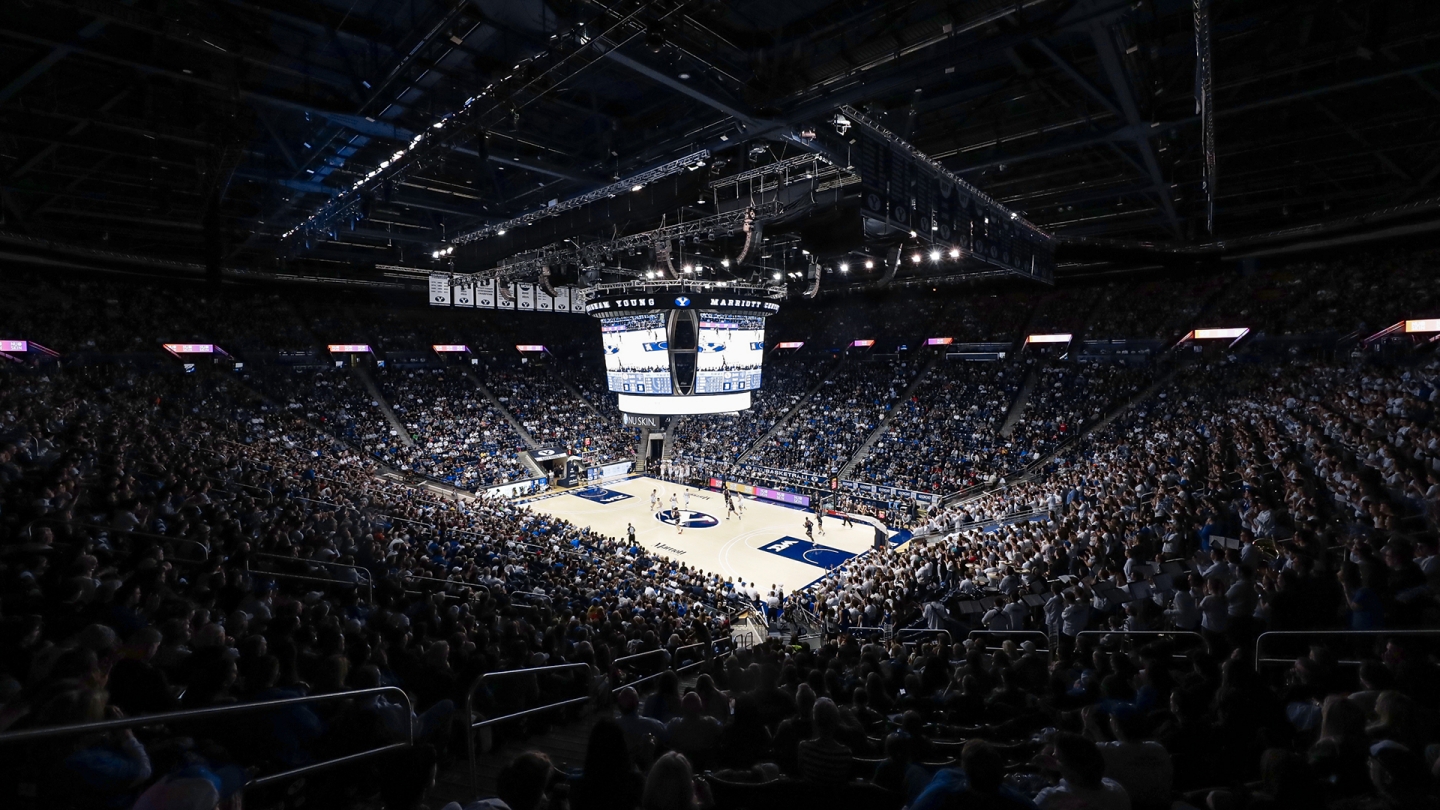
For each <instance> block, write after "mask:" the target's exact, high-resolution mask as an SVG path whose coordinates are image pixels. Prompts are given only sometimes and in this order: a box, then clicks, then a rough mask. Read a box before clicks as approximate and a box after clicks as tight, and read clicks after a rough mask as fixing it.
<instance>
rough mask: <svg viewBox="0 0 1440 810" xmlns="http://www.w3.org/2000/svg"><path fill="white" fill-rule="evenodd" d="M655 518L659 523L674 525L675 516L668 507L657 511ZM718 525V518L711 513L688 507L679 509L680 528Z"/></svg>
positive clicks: (713, 526) (705, 527) (710, 527)
mask: <svg viewBox="0 0 1440 810" xmlns="http://www.w3.org/2000/svg"><path fill="white" fill-rule="evenodd" d="M655 519H656V520H659V521H660V522H661V523H664V524H667V525H670V526H674V525H675V517H674V515H672V514H671V512H670V510H669V509H666V510H665V511H663V512H657V513H656V515H655ZM719 525H720V520H719V519H718V518H716V517H714V516H713V515H707V514H705V513H704V512H692V511H690V510H689V509H681V510H680V528H682V529H713V528H715V527H716V526H719Z"/></svg>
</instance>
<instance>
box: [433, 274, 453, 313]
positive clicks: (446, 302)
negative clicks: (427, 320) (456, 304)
mask: <svg viewBox="0 0 1440 810" xmlns="http://www.w3.org/2000/svg"><path fill="white" fill-rule="evenodd" d="M430 306H432V307H448V306H450V277H449V276H447V275H445V274H443V273H431V274H430Z"/></svg>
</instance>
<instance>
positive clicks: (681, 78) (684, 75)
mask: <svg viewBox="0 0 1440 810" xmlns="http://www.w3.org/2000/svg"><path fill="white" fill-rule="evenodd" d="M689 78H690V74H689V73H681V74H680V80H681V81H686V80H688V79H689Z"/></svg>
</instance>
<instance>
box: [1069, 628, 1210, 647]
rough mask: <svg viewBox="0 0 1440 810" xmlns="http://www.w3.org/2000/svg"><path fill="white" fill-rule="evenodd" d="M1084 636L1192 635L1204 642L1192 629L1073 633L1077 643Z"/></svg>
mask: <svg viewBox="0 0 1440 810" xmlns="http://www.w3.org/2000/svg"><path fill="white" fill-rule="evenodd" d="M1086 636H1091V637H1094V636H1120V637H1121V638H1125V639H1129V638H1133V637H1136V636H1147V637H1148V636H1174V637H1179V636H1193V637H1194V638H1198V639H1200V640H1201V642H1204V640H1205V637H1204V636H1202V635H1200V634H1199V633H1197V632H1195V631H1194V630H1082V631H1080V632H1079V633H1076V634H1075V643H1076V645H1079V643H1080V639H1082V638H1085V637H1086Z"/></svg>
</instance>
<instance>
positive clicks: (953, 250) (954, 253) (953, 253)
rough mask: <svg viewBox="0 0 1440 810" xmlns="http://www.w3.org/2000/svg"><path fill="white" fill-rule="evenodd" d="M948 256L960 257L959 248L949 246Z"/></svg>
mask: <svg viewBox="0 0 1440 810" xmlns="http://www.w3.org/2000/svg"><path fill="white" fill-rule="evenodd" d="M950 258H952V259H958V258H960V248H950Z"/></svg>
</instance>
